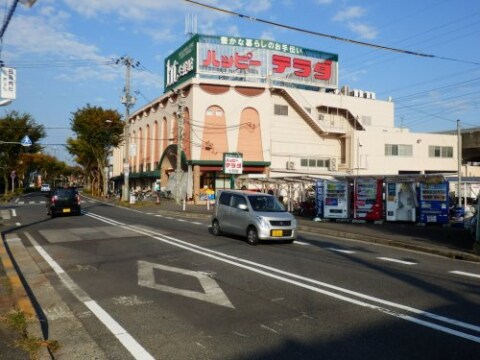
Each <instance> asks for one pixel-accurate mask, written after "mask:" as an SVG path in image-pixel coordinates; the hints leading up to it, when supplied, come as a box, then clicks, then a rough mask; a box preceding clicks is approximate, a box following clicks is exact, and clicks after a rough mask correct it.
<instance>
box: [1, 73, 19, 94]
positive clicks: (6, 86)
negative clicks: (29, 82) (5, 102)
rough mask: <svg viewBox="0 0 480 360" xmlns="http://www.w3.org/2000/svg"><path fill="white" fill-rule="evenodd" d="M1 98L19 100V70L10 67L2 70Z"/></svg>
mask: <svg viewBox="0 0 480 360" xmlns="http://www.w3.org/2000/svg"><path fill="white" fill-rule="evenodd" d="M0 98H2V99H10V100H15V99H16V98H17V70H16V69H14V68H9V67H2V68H0Z"/></svg>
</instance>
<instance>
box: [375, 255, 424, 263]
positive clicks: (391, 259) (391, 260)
mask: <svg viewBox="0 0 480 360" xmlns="http://www.w3.org/2000/svg"><path fill="white" fill-rule="evenodd" d="M377 259H379V260H384V261H390V262H394V263H398V264H403V265H417V263H415V262H411V261H404V260H398V259H393V258H388V257H377Z"/></svg>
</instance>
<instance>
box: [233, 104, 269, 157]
mask: <svg viewBox="0 0 480 360" xmlns="http://www.w3.org/2000/svg"><path fill="white" fill-rule="evenodd" d="M237 151H238V152H240V153H242V154H243V159H244V160H247V161H263V145H262V132H261V129H260V116H259V115H258V112H257V110H255V109H253V108H245V109H243V111H242V114H241V115H240V129H239V131H238V141H237Z"/></svg>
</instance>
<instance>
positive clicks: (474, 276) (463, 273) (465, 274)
mask: <svg viewBox="0 0 480 360" xmlns="http://www.w3.org/2000/svg"><path fill="white" fill-rule="evenodd" d="M449 273H450V274H455V275H463V276H469V277H473V278H477V279H480V274H474V273H469V272H465V271H458V270H454V271H449Z"/></svg>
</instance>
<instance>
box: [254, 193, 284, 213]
mask: <svg viewBox="0 0 480 360" xmlns="http://www.w3.org/2000/svg"><path fill="white" fill-rule="evenodd" d="M247 198H248V201H249V202H250V206H251V207H252V209H253V210H254V211H263V212H284V211H285V208H284V207H283V205H282V204H281V203H280V201H278V200H277V198H276V197H274V196H266V195H248V196H247Z"/></svg>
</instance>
